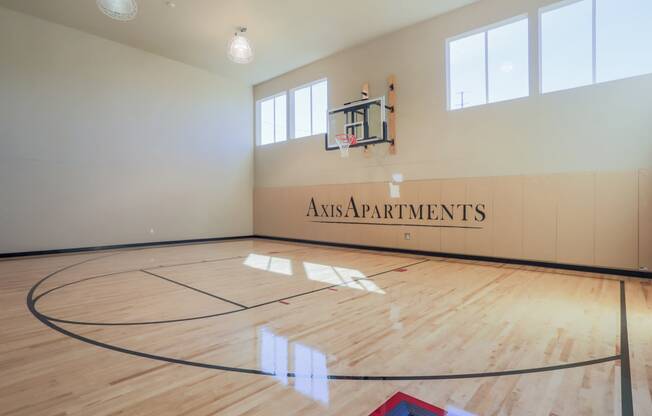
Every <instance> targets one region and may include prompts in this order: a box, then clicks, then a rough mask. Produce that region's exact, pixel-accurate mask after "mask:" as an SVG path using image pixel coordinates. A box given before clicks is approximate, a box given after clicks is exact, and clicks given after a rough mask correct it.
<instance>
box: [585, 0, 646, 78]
mask: <svg viewBox="0 0 652 416" xmlns="http://www.w3.org/2000/svg"><path fill="white" fill-rule="evenodd" d="M595 12H596V49H597V50H596V60H597V80H598V82H604V81H611V80H614V79H620V78H627V77H632V76H636V75H642V74H648V73H652V53H650V41H652V1H651V0H617V1H616V0H597V2H596V10H595Z"/></svg>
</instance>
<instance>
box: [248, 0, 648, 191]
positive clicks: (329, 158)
mask: <svg viewBox="0 0 652 416" xmlns="http://www.w3.org/2000/svg"><path fill="white" fill-rule="evenodd" d="M553 2H554V1H551V0H483V1H480V2H478V3H475V4H472V5H470V6H467V7H464V8H461V9H458V10H455V11H453V12H451V13H449V14H446V15H442V16H439V17H437V18H434V19H431V20H429V21H426V22H424V23H420V24H417V25H414V26H411V27H409V28H406V29H404V30H401V31H399V32H396V33H393V34H390V35H387V36H384V37H382V38H379V39H376V40H374V41H372V42H370V43H366V44H364V45H361V46H358V47H355V48H353V49H349V50H346V51H344V52H342V53H339V54H337V55H334V56H331V57H329V58H326V59H323V60H321V61H318V62H315V63H313V64H310V65H308V66H306V67H303V68H300V69H298V70H295V71H293V72H290V73H288V74H285V75H283V76H280V77H278V78H275V79H272V80H270V81H267V82H265V83H262V84H260V85H257V86H256V87H255V88H254V95H255V98H256V99H260V98H263V97H266V96H269V95H271V94H274V93H277V92H280V91H283V90H286V89H290V88H292V87H295V86H298V85H301V84H304V83H306V82H309V81H312V80H316V79H320V78H323V77H327V78H328V80H329V100H330V105H331V106H334V105H336V104H339V103H343V102H345V101H347V100H350V99H356V98H358V97H359V95H358V94H359V90H360V85H361V84H362V83H364V82H366V81H369V82H370V83H371V96H378V95H382V94H383V93H385V91H386V84H385V79H386V77H387V76H388V75H389V74H391V73H394V74H396V76H397V86H398V88H397V94H398V105H397V130H398V133H397V134H398V155H397V156H386V155H384V153H386V151H387V149H386V145H380V146H376V147H375V148H374V152H375V154H374V156H372V157H369V158H365V157H363V156H362V152H361V151H360V149H355V150H352V151H351V157H350V158H349V159H341V158H340V157H339V154H338V152H325V151H324V149H323V138H322V137H321V136H320V137H312V138H304V139H298V140H294V141H292V140H291V141H289V142H285V143H279V144H273V145H268V146H263V147H257V148H256V150H255V175H256V178H255V184H256V187H283V186H297V185H314V184H331V183H359V182H375V181H387V180H389V178H390V175H391V173H393V172H401V173H403V174H404V176H405V179H406V180H411V179H436V178H458V177H485V176H502V175H527V174H547V173H564V172H593V171H619V170H632V169H634V170H635V169H639V168H648V169H649V168H650V167H652V117H650V114H651V111H652V110H651V109H652V94H650V91H652V76H651V75H647V76H642V77H637V78H631V79H626V80H619V81H614V82H609V83H605V84H599V85H593V86H587V87H583V88H577V89H573V90H567V91H561V92H556V93H551V94H545V95H540V94H539V93H538V61H537V56H538V45H537V37H536V34H537V32H538V27H537V19H536V16H537V11H538V8H539V7H541V6H543V5H546V4H550V3H553ZM523 13H528V14H529V15H530V17H531V19H530V22H531V26H530V33H531V35H530V44H531V47H530V51H531V57H530V66H531V68H532V80H531V96H530V97H528V98H523V99H519V100H514V101H509V102H503V103H497V104H490V105H486V106H481V107H475V108H468V109H465V110H463V111H456V112H449V111H447V110H446V68H445V40H446V39H447V38H449V37H452V36H455V35H458V34H461V33H464V32H467V31H470V30H473V29H476V28H479V27H483V26H486V25H489V24H492V23H495V22H499V21H502V20H505V19H508V18H511V17H513V16H517V15H520V14H523Z"/></svg>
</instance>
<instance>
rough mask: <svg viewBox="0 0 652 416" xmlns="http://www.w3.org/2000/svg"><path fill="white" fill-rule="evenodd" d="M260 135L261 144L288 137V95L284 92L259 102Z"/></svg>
mask: <svg viewBox="0 0 652 416" xmlns="http://www.w3.org/2000/svg"><path fill="white" fill-rule="evenodd" d="M257 114H258V126H259V127H258V137H259V143H260V144H261V145H266V144H271V143H277V142H282V141H285V140H286V139H287V96H286V93H285V92H283V93H281V94H278V95H276V96H273V97H269V98H265V99H262V100H260V101H259V102H258V112H257Z"/></svg>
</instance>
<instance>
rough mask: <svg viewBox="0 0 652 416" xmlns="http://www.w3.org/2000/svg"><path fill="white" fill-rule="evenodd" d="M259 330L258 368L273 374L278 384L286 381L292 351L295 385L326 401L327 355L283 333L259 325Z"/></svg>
mask: <svg viewBox="0 0 652 416" xmlns="http://www.w3.org/2000/svg"><path fill="white" fill-rule="evenodd" d="M258 333H259V344H260V350H259V362H260V366H261V370H263V371H264V372H266V373H270V374H274V378H276V379H277V380H278V381H279V382H280V383H281V384H283V385H288V376H287V374H288V363H289V362H290V360H291V357H290V356H289V352H290V351H292V355H293V357H292V358H293V361H294V368H293V369H292V372H294V374H295V377H294V379H293V380H294V389H295V390H296V391H297V392H299V393H301V394H303V395H304V396H307V397H309V398H311V399H312V400H315V401H318V402H320V403H322V404H328V400H329V393H328V367H327V363H326V355H325V354H324V353H322V352H321V351H319V350H316V349H314V348H310V347H308V346H306V345H303V344H300V343H298V342H293V343H291V346H292V348H291V349H290V348H288V340H287V338H285V337H282V336H280V335H276V334H274V333H273V332H272V331H270V330H269V329H268V328H265V327H261V328H259V330H258Z"/></svg>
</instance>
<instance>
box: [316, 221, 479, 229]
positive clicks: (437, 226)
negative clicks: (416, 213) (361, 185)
mask: <svg viewBox="0 0 652 416" xmlns="http://www.w3.org/2000/svg"><path fill="white" fill-rule="evenodd" d="M310 222H314V223H318V224H348V225H380V226H383V227H427V228H462V229H467V230H482V229H483V228H482V227H472V226H469V225H429V224H425V225H424V224H382V223H378V222H360V221H319V220H314V221H310Z"/></svg>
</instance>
